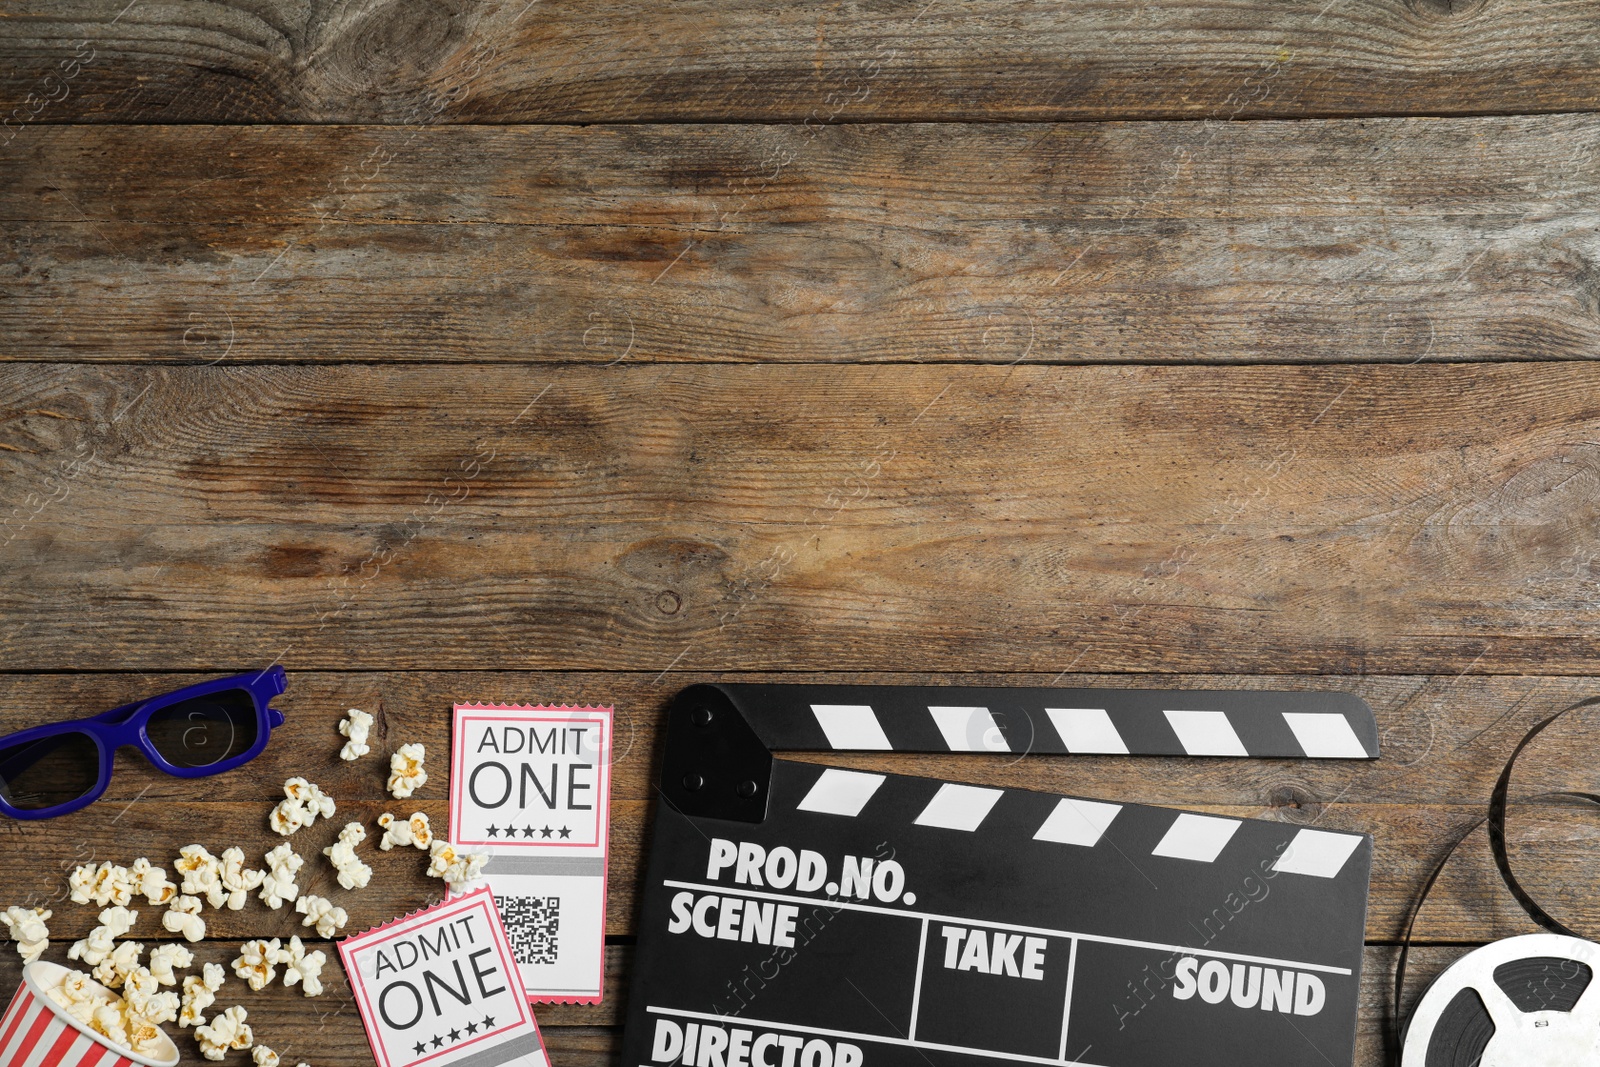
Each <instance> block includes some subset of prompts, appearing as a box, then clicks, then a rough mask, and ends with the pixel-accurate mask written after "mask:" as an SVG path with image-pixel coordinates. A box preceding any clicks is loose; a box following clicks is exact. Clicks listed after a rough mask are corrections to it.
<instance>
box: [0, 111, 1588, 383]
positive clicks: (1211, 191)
mask: <svg viewBox="0 0 1600 1067" xmlns="http://www.w3.org/2000/svg"><path fill="white" fill-rule="evenodd" d="M1597 159H1600V118H1596V117H1593V116H1586V115H1585V116H1545V117H1531V118H1530V117H1517V118H1483V119H1452V120H1432V119H1427V120H1424V119H1417V120H1398V119H1396V120H1367V121H1344V122H1340V121H1330V122H1269V123H1227V124H1215V125H1212V124H1196V123H1133V124H1122V123H1110V124H1087V125H1066V126H1050V127H1036V126H1021V125H999V126H987V125H932V126H923V125H917V126H888V127H885V126H872V127H858V126H842V127H830V128H820V127H781V126H764V127H740V126H707V127H699V126H688V127H682V126H680V127H662V126H646V127H587V128H573V127H548V128H543V127H540V128H526V127H523V128H510V129H494V128H443V129H441V128H433V129H412V130H407V129H403V128H391V129H371V128H327V127H290V128H262V127H245V128H231V127H198V128H193V127H154V128H151V127H139V128H135V129H120V128H104V127H81V126H80V127H36V128H30V129H24V130H22V131H20V133H18V135H17V136H16V138H15V141H14V143H13V144H12V145H11V146H10V147H9V149H7V150H6V151H4V152H0V219H4V220H5V221H6V223H7V225H6V226H5V227H4V235H3V237H0V240H3V241H4V242H5V248H6V252H7V255H6V256H5V259H6V260H8V261H9V265H8V266H6V267H4V268H0V296H3V299H0V337H4V338H5V340H6V342H7V343H6V344H5V345H3V346H0V359H24V360H25V359H48V360H56V359H60V360H74V361H104V362H127V361H182V362H201V363H212V362H218V361H223V362H226V363H228V364H237V363H251V362H275V361H276V362H282V361H293V362H301V361H314V362H349V361H366V362H384V361H395V360H405V361H426V362H434V361H450V362H473V363H488V362H496V363H499V362H506V363H552V362H583V363H595V364H602V365H603V364H612V363H616V362H618V361H621V362H626V363H630V364H634V363H650V362H707V361H713V362H750V361H755V362H842V363H849V362H886V361H887V362H923V363H927V362H967V363H973V362H981V363H995V364H1013V363H1018V362H1025V363H1060V362H1067V363H1085V362H1088V363H1128V362H1138V363H1146V362H1148V363H1210V362H1305V361H1314V362H1344V361H1364V362H1394V363H1414V362H1458V361H1468V360H1547V359H1587V358H1589V357H1590V356H1592V354H1593V352H1594V351H1595V348H1596V345H1597V343H1600V311H1597V308H1600V284H1597V282H1596V278H1597V276H1600V275H1597V269H1596V262H1597V255H1600V253H1597V250H1596V248H1595V247H1594V242H1593V240H1592V226H1591V225H1590V222H1591V220H1592V217H1593V212H1594V210H1595V207H1596V205H1597V204H1600V185H1597V181H1596V177H1595V176H1596V174H1597V173H1600V168H1597V167H1596V161H1597Z"/></svg>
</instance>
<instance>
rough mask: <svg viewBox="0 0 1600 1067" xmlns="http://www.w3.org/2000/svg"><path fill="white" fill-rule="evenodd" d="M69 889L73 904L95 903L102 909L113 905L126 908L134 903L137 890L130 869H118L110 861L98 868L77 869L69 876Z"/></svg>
mask: <svg viewBox="0 0 1600 1067" xmlns="http://www.w3.org/2000/svg"><path fill="white" fill-rule="evenodd" d="M67 887H68V888H69V889H70V890H71V897H72V902H73V903H75V904H88V903H89V902H90V901H93V902H94V903H95V904H96V905H97V906H99V907H102V908H104V907H106V906H108V905H112V904H115V905H117V906H118V907H126V906H127V905H129V904H131V903H133V894H134V889H135V887H134V883H133V879H132V877H131V876H130V875H129V874H128V868H126V867H118V866H117V865H116V864H114V863H112V862H111V861H110V860H107V861H106V862H104V863H102V864H100V866H98V867H96V866H94V865H93V864H85V865H84V866H82V867H79V868H77V869H76V870H74V871H73V872H72V873H71V874H70V875H68V876H67Z"/></svg>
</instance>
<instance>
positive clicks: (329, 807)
mask: <svg viewBox="0 0 1600 1067" xmlns="http://www.w3.org/2000/svg"><path fill="white" fill-rule="evenodd" d="M318 815H321V816H322V817H323V818H325V819H331V818H332V817H333V798H332V797H330V796H328V794H326V793H324V792H323V791H322V790H321V789H320V788H318V787H317V786H315V785H312V784H311V783H310V782H308V781H306V780H305V779H304V778H290V779H289V780H288V781H287V782H284V783H283V799H282V800H280V801H278V806H277V807H275V808H273V809H272V814H271V815H270V816H269V817H268V819H267V824H268V825H269V826H271V827H272V828H273V829H274V830H276V831H277V832H278V833H280V834H282V835H283V836H284V837H288V836H289V835H290V834H292V833H294V832H295V831H296V830H298V829H300V828H301V827H302V826H310V825H311V824H312V823H314V822H316V821H317V816H318Z"/></svg>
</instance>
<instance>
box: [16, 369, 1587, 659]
mask: <svg viewBox="0 0 1600 1067" xmlns="http://www.w3.org/2000/svg"><path fill="white" fill-rule="evenodd" d="M3 373H4V380H5V383H6V384H5V390H6V395H7V397H8V401H9V402H8V405H7V408H6V415H5V422H4V429H3V438H0V440H3V442H4V448H3V449H0V465H3V467H0V469H3V470H4V471H5V481H4V489H3V492H4V494H5V502H6V505H7V509H8V510H7V513H6V516H5V521H4V523H3V524H0V530H3V531H4V533H0V538H3V539H4V541H5V545H4V548H3V550H0V551H3V552H4V554H5V560H6V566H7V571H8V576H9V581H8V582H7V583H6V584H5V586H4V587H3V588H0V619H3V620H4V622H5V630H4V631H3V632H0V654H3V655H4V656H5V659H6V663H7V665H8V666H9V667H10V668H11V669H13V670H45V669H83V668H90V667H95V666H99V665H102V664H107V665H116V666H120V667H124V668H139V669H173V668H181V667H192V668H203V667H210V666H213V665H221V664H243V665H248V664H252V663H265V662H272V661H274V660H277V659H280V658H281V659H282V660H283V661H284V662H285V663H287V664H289V665H290V666H294V667H301V668H308V667H318V666H321V667H334V668H341V669H349V668H368V669H371V668H400V667H405V668H445V667H452V668H510V667H520V668H547V669H574V668H589V669H638V670H645V671H651V672H655V671H661V670H665V669H667V668H669V667H671V668H676V669H695V668H703V667H712V666H715V667H720V668H723V669H733V670H750V669H774V670H817V669H859V670H874V669H876V670H883V669H895V668H897V667H899V666H901V665H903V664H905V663H906V662H907V660H906V656H907V655H908V653H910V652H912V650H914V654H915V657H916V664H917V665H918V666H919V667H922V668H925V669H930V670H932V669H937V670H954V671H974V670H996V671H1030V670H1031V671H1042V672H1046V673H1054V672H1057V671H1061V670H1066V669H1076V670H1094V671H1126V670H1134V671H1149V670H1165V671H1173V670H1203V671H1216V670H1232V671H1252V672H1262V671H1288V672H1299V671H1320V672H1336V673H1351V672H1362V671H1367V670H1374V669H1378V670H1383V671H1388V672H1398V671H1422V672H1452V671H1461V670H1465V669H1468V668H1472V669H1474V670H1478V671H1484V672H1495V671H1509V672H1543V673H1573V674H1590V673H1596V667H1597V665H1600V637H1597V636H1596V635H1597V634H1600V626H1597V625H1596V624H1597V622H1600V619H1597V611H1600V608H1597V602H1596V600H1595V598H1594V595H1593V590H1594V580H1595V568H1594V559H1595V555H1594V547H1593V541H1592V536H1591V535H1592V530H1593V526H1594V522H1595V521H1596V518H1597V514H1596V499H1597V498H1596V495H1595V485H1596V479H1597V478H1600V453H1597V452H1596V447H1597V446H1596V445H1595V443H1594V441H1595V424H1596V420H1597V418H1600V407H1597V405H1600V400H1597V397H1600V389H1597V386H1600V369H1597V368H1595V367H1593V366H1589V365H1581V364H1570V365H1561V366H1558V367H1549V366H1545V367H1539V366H1530V365H1516V364H1510V365H1507V364H1501V365H1490V366H1470V365H1468V366H1460V365H1454V366H1439V367H1387V366H1376V367H1279V368H1249V367H1229V368H1149V367H1123V368H1069V367H1028V366H1019V367H1011V368H988V367H958V368H935V367H929V368H920V367H906V368H819V367H800V368H781V367H721V368H716V367H699V368H693V367H691V368H676V369H674V368H664V367H630V366H626V365H623V366H619V367H613V368H607V369H600V368H561V369H537V368H528V369H519V368H487V367H479V368H475V369H473V370H472V371H470V372H467V373H463V372H460V371H456V370H452V369H448V368H428V367H384V368H358V369H339V368H298V367H274V368H228V367H187V368H168V369H161V370H142V369H137V368H130V367H118V368H109V369H94V368H87V367H61V366H56V367H51V366H40V365H17V366H12V367H11V368H9V369H7V370H5V371H4V372H3Z"/></svg>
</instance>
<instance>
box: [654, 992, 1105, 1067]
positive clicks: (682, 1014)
mask: <svg viewBox="0 0 1600 1067" xmlns="http://www.w3.org/2000/svg"><path fill="white" fill-rule="evenodd" d="M644 1010H645V1011H647V1012H650V1013H651V1014H653V1015H675V1016H677V1017H678V1018H681V1019H697V1020H700V1021H702V1022H710V1023H716V1024H718V1025H727V1024H728V1023H730V1022H734V1023H745V1024H747V1025H749V1026H752V1027H757V1026H759V1027H762V1028H763V1029H767V1030H793V1031H795V1032H796V1033H801V1034H815V1035H817V1036H818V1037H842V1038H848V1039H850V1040H852V1041H876V1042H877V1043H878V1044H880V1045H900V1046H902V1047H904V1048H916V1049H928V1050H930V1051H933V1052H959V1053H962V1054H964V1055H968V1056H982V1057H985V1058H987V1059H994V1060H1016V1061H1017V1062H1019V1063H1043V1064H1048V1065H1049V1067H1102V1065H1101V1064H1097V1063H1085V1062H1083V1061H1081V1060H1053V1059H1051V1058H1050V1057H1049V1056H1028V1055H1025V1054H1024V1053H1021V1052H994V1051H992V1050H990V1049H986V1048H968V1047H966V1046H965V1045H946V1044H943V1043H941V1042H938V1041H917V1040H914V1039H912V1038H906V1037H885V1036H883V1035H882V1034H858V1033H856V1032H855V1031H853V1030H831V1029H829V1028H828V1027H825V1026H803V1025H801V1024H799V1023H784V1022H778V1021H776V1020H774V1019H750V1018H746V1017H745V1016H743V1015H717V1014H716V1013H714V1012H709V1011H687V1010H684V1009H680V1008H661V1007H657V1006H656V1005H654V1004H649V1005H646V1006H645V1009H644Z"/></svg>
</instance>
